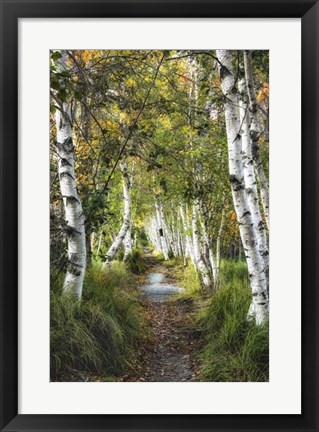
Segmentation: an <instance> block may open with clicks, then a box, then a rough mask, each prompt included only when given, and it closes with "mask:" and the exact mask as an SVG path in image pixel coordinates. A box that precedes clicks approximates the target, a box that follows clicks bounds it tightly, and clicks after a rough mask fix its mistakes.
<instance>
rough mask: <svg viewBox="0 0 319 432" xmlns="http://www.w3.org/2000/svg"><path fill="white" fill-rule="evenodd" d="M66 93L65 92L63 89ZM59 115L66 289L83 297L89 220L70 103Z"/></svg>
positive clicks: (62, 63)
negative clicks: (80, 185) (78, 178)
mask: <svg viewBox="0 0 319 432" xmlns="http://www.w3.org/2000/svg"><path fill="white" fill-rule="evenodd" d="M66 61H67V53H66V51H65V50H63V51H61V58H59V59H58V61H57V64H58V68H57V70H58V73H60V74H61V73H62V74H63V73H65V72H66V71H67V67H66ZM63 90H64V89H63ZM57 103H58V105H59V106H58V108H57V109H56V113H55V120H56V132H57V140H56V149H57V154H58V173H59V183H60V190H61V195H62V199H63V205H64V211H65V232H66V235H67V242H68V249H67V254H68V265H67V272H66V275H65V279H64V283H63V290H64V291H67V292H71V293H72V294H74V295H75V296H76V297H77V298H78V299H80V298H81V295H82V288H83V279H84V275H85V267H86V239H85V226H84V222H85V218H84V214H83V209H82V203H81V200H80V197H79V195H78V191H77V183H76V175H75V169H74V158H75V146H74V144H73V129H72V125H73V118H72V113H71V108H70V104H69V102H68V101H67V100H66V101H58V100H57Z"/></svg>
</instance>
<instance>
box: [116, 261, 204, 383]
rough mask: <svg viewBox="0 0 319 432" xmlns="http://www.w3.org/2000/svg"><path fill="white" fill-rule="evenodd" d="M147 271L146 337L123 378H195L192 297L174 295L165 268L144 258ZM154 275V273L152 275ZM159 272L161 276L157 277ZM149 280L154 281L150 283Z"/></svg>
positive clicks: (174, 287)
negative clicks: (136, 359)
mask: <svg viewBox="0 0 319 432" xmlns="http://www.w3.org/2000/svg"><path fill="white" fill-rule="evenodd" d="M148 261H149V272H148V274H147V275H146V284H144V285H143V286H142V289H144V290H145V294H144V301H143V306H144V308H145V314H146V315H147V318H148V320H149V322H150V338H149V341H148V342H147V344H146V345H145V346H143V347H142V350H141V355H140V357H141V366H140V367H139V370H136V371H135V374H131V375H130V376H126V377H124V378H123V381H151V382H159V381H162V382H163V381H164V382H165V381H166V382H167V381H174V382H181V381H196V375H197V373H196V363H195V351H196V345H197V340H196V335H195V332H194V330H193V327H192V320H193V315H192V314H193V310H194V304H193V300H192V299H189V298H185V299H183V298H176V295H174V290H175V289H176V288H177V291H179V288H180V287H177V286H176V283H175V280H174V277H173V274H172V272H170V270H169V268H167V267H165V266H163V265H160V264H158V263H157V262H156V261H155V260H154V258H153V257H148ZM154 275H155V276H154ZM160 275H163V277H160ZM152 280H155V282H153V283H151V281H152Z"/></svg>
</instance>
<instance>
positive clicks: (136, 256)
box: [125, 249, 146, 274]
mask: <svg viewBox="0 0 319 432" xmlns="http://www.w3.org/2000/svg"><path fill="white" fill-rule="evenodd" d="M125 262H126V264H127V266H128V268H129V270H130V271H131V272H132V273H133V274H141V273H144V272H145V270H146V264H145V260H144V258H143V254H142V253H141V251H140V250H139V249H133V250H132V252H131V253H130V254H129V255H128V257H127V258H126V261H125Z"/></svg>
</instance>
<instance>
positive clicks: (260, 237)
mask: <svg viewBox="0 0 319 432" xmlns="http://www.w3.org/2000/svg"><path fill="white" fill-rule="evenodd" d="M238 89H239V111H240V123H241V138H242V155H243V172H244V180H245V188H246V191H247V200H248V204H249V207H250V212H251V216H252V220H253V224H254V226H255V230H256V234H257V241H258V246H259V253H260V255H261V257H262V259H263V262H264V272H265V275H266V279H267V287H268V275H269V250H268V238H267V232H266V229H265V225H264V222H263V220H262V216H261V214H260V208H259V199H258V190H257V183H256V178H255V171H254V164H253V156H252V141H251V138H250V133H249V115H250V114H249V111H248V101H247V93H246V85H245V81H244V80H240V81H239V85H238Z"/></svg>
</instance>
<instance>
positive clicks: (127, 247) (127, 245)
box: [123, 225, 132, 261]
mask: <svg viewBox="0 0 319 432" xmlns="http://www.w3.org/2000/svg"><path fill="white" fill-rule="evenodd" d="M131 252H132V230H131V225H130V226H129V227H128V229H127V232H126V234H125V238H124V258H123V261H126V260H127V258H128V256H129V255H130V253H131Z"/></svg>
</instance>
